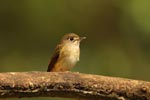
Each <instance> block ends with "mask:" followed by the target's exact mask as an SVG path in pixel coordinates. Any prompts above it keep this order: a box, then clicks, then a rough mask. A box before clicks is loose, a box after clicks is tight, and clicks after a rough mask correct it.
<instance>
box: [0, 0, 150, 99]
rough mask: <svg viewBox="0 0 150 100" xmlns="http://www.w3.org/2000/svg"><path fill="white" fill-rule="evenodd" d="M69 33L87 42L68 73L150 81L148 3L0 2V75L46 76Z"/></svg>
mask: <svg viewBox="0 0 150 100" xmlns="http://www.w3.org/2000/svg"><path fill="white" fill-rule="evenodd" d="M68 32H75V33H77V34H79V35H80V36H86V37H87V39H86V40H84V41H83V42H82V43H81V57H80V62H79V63H78V64H77V65H76V67H75V68H74V69H72V71H74V72H77V71H78V72H81V73H90V74H99V75H107V76H117V77H125V78H132V79H139V80H146V81H150V77H149V76H150V0H144V1H141V0H124V1H123V0H1V1H0V72H12V71H13V72H18V71H19V72H23V71H46V70H47V65H48V63H49V60H50V57H51V55H52V53H53V50H54V48H55V46H56V44H57V43H58V41H59V40H60V38H61V37H62V35H64V34H65V33H68ZM34 99H35V100H36V99H37V98H34ZM34 99H33V100H34ZM42 99H45V100H55V98H52V99H50V98H39V100H42ZM23 100H25V99H23ZM58 100H63V99H58ZM65 100H66V99H65Z"/></svg>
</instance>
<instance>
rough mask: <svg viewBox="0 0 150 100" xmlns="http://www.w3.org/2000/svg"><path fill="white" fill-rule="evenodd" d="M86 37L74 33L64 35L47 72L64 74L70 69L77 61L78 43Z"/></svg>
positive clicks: (78, 55) (78, 54)
mask: <svg viewBox="0 0 150 100" xmlns="http://www.w3.org/2000/svg"><path fill="white" fill-rule="evenodd" d="M84 39H86V37H80V36H79V35H77V34H75V33H67V34H65V35H64V36H63V37H62V38H61V40H60V42H59V43H58V45H57V46H56V48H55V50H54V53H53V55H52V57H51V60H50V62H49V65H48V69H47V72H64V71H69V70H70V69H72V68H73V67H74V66H75V65H76V63H77V62H78V61H79V57H80V42H81V41H82V40H84Z"/></svg>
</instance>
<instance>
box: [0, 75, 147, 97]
mask: <svg viewBox="0 0 150 100" xmlns="http://www.w3.org/2000/svg"><path fill="white" fill-rule="evenodd" d="M22 97H62V98H76V99H85V100H120V99H121V100H126V99H129V100H150V82H145V81H139V80H131V79H123V78H115V77H106V76H98V75H91V74H81V73H72V72H8V73H0V98H22Z"/></svg>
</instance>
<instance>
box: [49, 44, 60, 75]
mask: <svg viewBox="0 0 150 100" xmlns="http://www.w3.org/2000/svg"><path fill="white" fill-rule="evenodd" d="M59 52H60V45H58V46H57V47H56V48H55V51H54V53H53V56H52V58H51V61H50V63H49V65H48V69H47V72H50V71H52V69H53V68H54V66H55V64H56V62H57V60H58V58H59Z"/></svg>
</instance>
